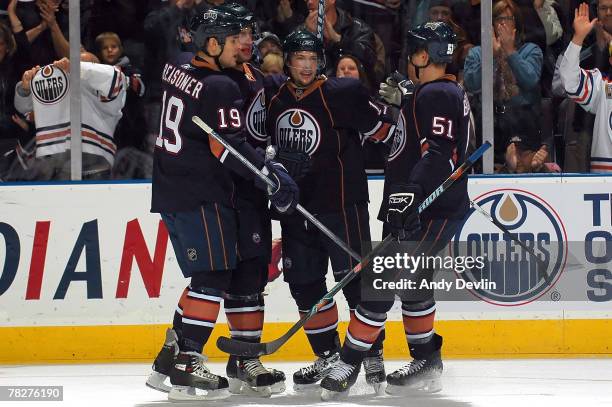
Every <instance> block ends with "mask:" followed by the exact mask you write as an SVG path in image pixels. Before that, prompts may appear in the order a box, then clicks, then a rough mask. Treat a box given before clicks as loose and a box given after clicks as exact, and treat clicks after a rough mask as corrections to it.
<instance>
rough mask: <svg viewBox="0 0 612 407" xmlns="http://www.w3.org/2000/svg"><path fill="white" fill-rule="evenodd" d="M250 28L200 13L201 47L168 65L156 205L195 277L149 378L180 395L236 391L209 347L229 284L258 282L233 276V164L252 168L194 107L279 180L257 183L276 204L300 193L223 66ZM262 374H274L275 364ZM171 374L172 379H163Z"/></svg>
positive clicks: (240, 170)
mask: <svg viewBox="0 0 612 407" xmlns="http://www.w3.org/2000/svg"><path fill="white" fill-rule="evenodd" d="M241 28H242V25H241V23H240V21H239V20H238V19H236V17H234V16H233V15H231V14H230V13H228V12H227V11H224V10H222V9H219V8H212V9H209V10H207V11H205V12H201V13H200V14H198V15H196V17H194V20H193V21H192V23H191V35H192V38H193V41H194V44H195V45H196V46H197V48H198V52H197V53H196V55H195V57H194V58H193V60H192V61H191V62H190V63H188V64H183V65H180V64H177V63H173V62H168V63H167V64H166V65H165V67H164V69H163V72H162V85H163V100H162V117H161V125H160V134H159V137H158V138H157V141H156V149H155V153H154V167H153V190H152V204H151V211H152V212H159V213H161V216H162V219H163V220H164V223H165V224H166V227H167V228H168V232H169V235H170V239H171V241H172V246H173V247H174V251H175V254H176V258H177V262H178V264H179V266H180V268H181V271H182V272H183V274H184V275H185V277H188V278H190V279H191V281H190V284H189V286H188V287H187V288H186V289H185V290H184V292H183V294H182V296H181V298H180V300H179V304H178V307H177V309H176V312H175V314H174V321H173V328H172V329H169V330H168V332H167V337H166V342H165V344H164V346H163V348H162V350H161V351H160V352H159V354H158V356H157V358H156V360H155V362H154V365H153V373H152V374H151V376H150V377H149V379H148V381H147V384H148V385H149V386H151V387H154V388H156V389H158V390H165V391H169V395H168V398H169V399H170V400H172V401H181V400H205V399H218V398H225V397H228V396H229V392H228V381H227V379H226V378H224V377H221V376H218V375H216V374H213V373H211V372H210V371H209V370H208V368H207V367H206V366H205V365H204V360H205V359H204V356H203V355H202V350H203V347H204V344H205V343H206V342H207V341H208V339H209V337H210V334H211V333H212V329H213V328H214V325H215V322H216V320H217V316H218V313H219V308H220V303H221V300H222V299H223V297H224V295H225V293H226V292H231V291H232V287H235V285H236V284H244V285H247V284H252V283H253V282H252V280H248V281H246V282H245V281H242V282H241V281H236V279H235V278H234V277H235V271H236V267H237V264H238V261H239V251H238V250H237V242H238V239H239V233H238V227H239V225H238V213H237V210H236V208H237V204H236V183H235V181H234V179H233V173H236V174H238V175H240V176H242V177H244V178H246V179H252V178H253V176H252V175H251V174H250V173H249V172H248V171H247V170H246V169H245V168H244V167H243V164H241V163H240V162H239V161H238V160H237V159H236V158H234V157H233V156H232V155H231V154H229V152H228V151H227V150H225V148H224V147H223V145H221V144H220V143H218V142H217V141H216V140H215V139H213V138H212V137H211V136H209V135H206V134H205V133H203V132H202V130H201V129H200V128H199V127H197V126H196V125H195V124H194V123H193V122H192V120H191V118H192V116H194V115H198V116H199V117H201V118H202V120H203V121H204V122H206V123H208V124H209V125H210V126H211V127H212V128H213V129H215V130H216V132H218V133H219V134H220V135H221V136H222V137H224V138H225V139H226V140H227V141H228V142H230V143H231V144H232V145H233V146H234V147H235V148H236V149H237V150H238V151H240V152H241V153H242V155H243V156H245V157H246V158H247V159H248V160H250V161H251V162H252V163H253V164H254V165H256V166H257V167H258V168H261V169H262V171H263V172H264V173H267V174H268V175H269V176H270V177H271V178H273V180H274V181H275V182H276V184H277V187H276V188H275V189H270V188H268V187H267V186H266V185H264V184H263V183H261V185H260V184H259V183H258V184H257V185H258V186H259V187H260V188H262V189H264V190H266V191H267V192H268V198H269V199H270V201H271V202H272V205H273V206H274V207H275V208H276V209H277V210H279V211H280V212H281V213H282V212H287V213H289V212H291V211H292V209H293V208H294V207H295V205H296V204H297V200H298V189H297V186H296V184H295V182H293V180H292V179H291V177H289V175H288V174H287V172H286V171H285V170H284V168H283V167H282V166H281V165H280V164H278V163H276V162H274V161H268V162H265V161H264V159H263V157H262V156H261V155H259V154H258V153H257V152H256V151H255V149H254V148H253V147H252V146H251V145H250V144H249V143H248V142H247V141H246V132H247V130H246V125H245V123H244V117H243V114H242V104H243V102H242V95H241V93H240V89H239V87H238V85H237V84H236V83H235V82H234V81H233V80H232V79H230V78H229V77H228V76H227V75H226V74H225V73H223V72H222V71H221V69H222V68H232V67H235V66H236V58H237V49H238V43H239V42H238V41H239V33H240V30H241ZM242 288H244V289H246V287H242ZM257 290H258V289H255V291H254V292H258V291H257ZM257 316H258V317H260V315H257ZM258 363H259V361H258V360H256V361H255V362H253V363H252V364H249V365H248V366H246V365H245V366H244V368H245V370H248V371H249V372H252V373H254V375H255V376H256V375H257V374H258V373H259V372H260V371H259V366H260V365H261V364H260V363H259V365H257V364H258ZM261 373H266V375H267V378H268V380H269V378H270V375H269V373H268V372H267V371H266V372H261ZM167 376H170V382H171V384H172V387H171V388H169V387H168V386H167V385H165V383H164V380H165V379H166V377H167ZM269 384H271V383H269V382H268V383H267V385H269Z"/></svg>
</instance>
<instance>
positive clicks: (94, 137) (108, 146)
mask: <svg viewBox="0 0 612 407" xmlns="http://www.w3.org/2000/svg"><path fill="white" fill-rule="evenodd" d="M81 127H82V129H83V130H82V131H81V135H82V136H83V143H85V144H90V145H92V146H95V147H98V148H100V149H102V150H104V151H105V152H107V153H109V154H111V155H115V153H116V152H117V146H116V145H115V141H114V140H113V138H112V137H111V136H109V135H108V134H105V133H103V132H101V131H99V130H96V129H95V128H93V127H91V126H88V125H86V124H84V123H83V124H82V125H81Z"/></svg>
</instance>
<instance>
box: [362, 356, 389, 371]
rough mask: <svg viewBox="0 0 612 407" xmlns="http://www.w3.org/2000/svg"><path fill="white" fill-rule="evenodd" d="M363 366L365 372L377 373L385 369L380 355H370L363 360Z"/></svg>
mask: <svg viewBox="0 0 612 407" xmlns="http://www.w3.org/2000/svg"><path fill="white" fill-rule="evenodd" d="M363 366H364V367H365V371H366V373H377V372H380V371H381V370H384V369H385V365H384V362H383V358H382V357H381V356H371V357H367V358H365V359H364V360H363Z"/></svg>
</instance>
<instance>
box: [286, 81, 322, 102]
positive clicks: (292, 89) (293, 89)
mask: <svg viewBox="0 0 612 407" xmlns="http://www.w3.org/2000/svg"><path fill="white" fill-rule="evenodd" d="M325 81H327V78H325V77H321V78H318V79H315V81H314V82H313V83H311V84H310V85H309V86H308V87H307V88H306V89H304V90H302V89H300V88H298V87H297V86H296V85H295V84H294V83H293V82H291V81H288V82H286V83H287V89H289V93H291V94H292V95H293V97H294V98H295V100H300V99H304V98H305V97H306V96H308V95H310V94H311V93H312V92H314V91H315V90H317V89H319V88H320V87H321V86H323V84H324V83H325ZM298 89H299V90H298Z"/></svg>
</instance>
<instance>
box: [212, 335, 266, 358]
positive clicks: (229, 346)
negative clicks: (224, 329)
mask: <svg viewBox="0 0 612 407" xmlns="http://www.w3.org/2000/svg"><path fill="white" fill-rule="evenodd" d="M217 348H219V349H220V350H221V351H223V352H225V353H229V354H230V355H235V356H245V357H251V358H256V357H259V356H263V355H268V354H269V353H268V352H267V350H268V349H267V346H266V344H265V343H253V342H243V341H238V340H236V339H232V338H227V337H225V336H220V337H219V338H218V339H217Z"/></svg>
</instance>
